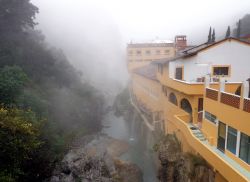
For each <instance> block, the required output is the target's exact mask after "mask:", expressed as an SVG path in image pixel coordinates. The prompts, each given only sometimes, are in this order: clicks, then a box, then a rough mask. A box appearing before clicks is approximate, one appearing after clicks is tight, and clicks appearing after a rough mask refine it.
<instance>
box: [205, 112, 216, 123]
mask: <svg viewBox="0 0 250 182" xmlns="http://www.w3.org/2000/svg"><path fill="white" fill-rule="evenodd" d="M205 118H206V119H207V120H208V121H211V122H212V123H216V116H215V115H213V114H211V113H209V112H207V111H205Z"/></svg>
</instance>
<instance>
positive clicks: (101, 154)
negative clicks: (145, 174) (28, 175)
mask: <svg viewBox="0 0 250 182" xmlns="http://www.w3.org/2000/svg"><path fill="white" fill-rule="evenodd" d="M88 140H89V137H88ZM82 143H86V142H84V139H83V142H82ZM127 149H128V144H127V143H125V142H123V141H120V140H116V139H113V138H110V137H107V136H103V135H102V136H101V135H99V136H96V137H92V140H91V141H90V142H89V143H87V144H85V146H79V147H78V148H75V149H72V150H71V151H70V152H69V153H68V154H67V155H66V156H65V157H64V159H63V160H62V162H61V163H60V165H58V167H57V168H56V170H55V171H54V172H53V176H52V178H51V180H50V181H51V182H78V181H79V182H98V181H100V182H141V181H142V173H141V171H140V169H139V168H138V167H137V166H136V165H135V164H132V163H129V162H124V161H121V160H119V159H118V158H117V157H118V156H119V155H121V154H122V153H123V152H126V150H127Z"/></svg>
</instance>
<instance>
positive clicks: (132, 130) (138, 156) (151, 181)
mask: <svg viewBox="0 0 250 182" xmlns="http://www.w3.org/2000/svg"><path fill="white" fill-rule="evenodd" d="M103 126H104V128H103V131H102V132H103V133H105V134H107V135H109V136H111V137H113V138H116V139H120V140H124V141H126V142H128V144H129V150H128V152H126V153H125V154H123V155H122V156H121V159H123V160H126V161H129V162H132V163H135V164H137V165H138V166H139V167H140V168H141V170H142V172H143V179H144V182H156V181H157V178H156V174H157V172H156V171H157V170H156V164H155V162H154V161H155V160H154V157H155V154H154V152H153V145H154V139H153V136H152V133H151V132H150V131H149V129H148V128H147V127H146V125H145V124H144V122H143V121H136V120H135V119H134V120H133V121H130V122H126V121H125V120H124V119H123V118H122V117H116V116H115V115H114V113H113V112H112V111H111V112H109V113H108V114H106V116H105V118H104V120H103Z"/></svg>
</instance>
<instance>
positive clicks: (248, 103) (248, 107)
mask: <svg viewBox="0 0 250 182" xmlns="http://www.w3.org/2000/svg"><path fill="white" fill-rule="evenodd" d="M243 110H244V111H246V112H250V99H248V98H245V99H244V105H243Z"/></svg>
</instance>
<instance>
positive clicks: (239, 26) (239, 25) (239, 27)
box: [236, 20, 241, 39]
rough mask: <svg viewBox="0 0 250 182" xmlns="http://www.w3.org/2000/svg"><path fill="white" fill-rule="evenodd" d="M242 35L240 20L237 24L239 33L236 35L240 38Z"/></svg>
mask: <svg viewBox="0 0 250 182" xmlns="http://www.w3.org/2000/svg"><path fill="white" fill-rule="evenodd" d="M240 35H241V20H239V22H238V24H237V34H236V37H237V38H238V39H239V38H240Z"/></svg>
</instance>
